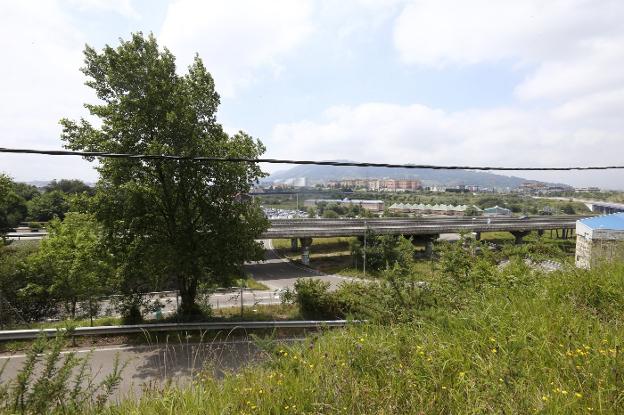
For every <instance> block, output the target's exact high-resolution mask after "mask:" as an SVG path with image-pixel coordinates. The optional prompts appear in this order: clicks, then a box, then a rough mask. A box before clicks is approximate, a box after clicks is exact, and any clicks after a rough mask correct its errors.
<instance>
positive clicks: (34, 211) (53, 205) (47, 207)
mask: <svg viewBox="0 0 624 415" xmlns="http://www.w3.org/2000/svg"><path fill="white" fill-rule="evenodd" d="M68 211H69V202H68V200H67V197H66V196H65V194H64V193H63V192H61V191H60V190H53V191H50V192H45V193H42V194H40V195H38V196H35V197H34V198H32V199H31V200H30V201H29V202H28V216H29V218H30V219H32V220H36V221H40V222H47V221H50V220H52V219H54V218H58V219H63V218H64V217H65V214H66V213H67V212H68Z"/></svg>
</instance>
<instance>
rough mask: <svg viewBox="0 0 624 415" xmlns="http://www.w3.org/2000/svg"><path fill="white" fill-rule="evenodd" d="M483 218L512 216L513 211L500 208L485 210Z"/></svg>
mask: <svg viewBox="0 0 624 415" xmlns="http://www.w3.org/2000/svg"><path fill="white" fill-rule="evenodd" d="M483 216H511V210H509V209H507V208H504V207H500V206H494V207H491V208H486V209H483Z"/></svg>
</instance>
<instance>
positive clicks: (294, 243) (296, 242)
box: [290, 238, 299, 252]
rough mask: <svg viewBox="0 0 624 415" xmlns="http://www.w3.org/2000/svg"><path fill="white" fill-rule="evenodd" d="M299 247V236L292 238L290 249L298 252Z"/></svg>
mask: <svg viewBox="0 0 624 415" xmlns="http://www.w3.org/2000/svg"><path fill="white" fill-rule="evenodd" d="M298 249H299V240H298V239H297V238H292V239H291V240H290V250H291V251H293V252H297V250H298Z"/></svg>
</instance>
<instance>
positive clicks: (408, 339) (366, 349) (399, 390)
mask: <svg viewBox="0 0 624 415" xmlns="http://www.w3.org/2000/svg"><path fill="white" fill-rule="evenodd" d="M510 272H511V273H510ZM499 276H500V277H502V276H503V275H502V274H501V275H499ZM504 277H505V279H506V282H505V283H504V284H492V285H488V287H487V288H483V289H479V290H466V291H465V292H456V293H455V294H451V295H455V296H457V297H461V301H458V302H457V303H459V304H461V306H460V307H452V308H451V307H447V306H433V307H431V308H427V309H423V310H421V311H418V312H415V313H414V314H413V317H412V318H410V319H409V320H397V321H402V322H395V323H389V324H383V323H382V322H378V323H371V324H367V325H363V326H361V327H352V328H350V329H347V330H344V331H332V332H327V333H325V334H322V335H320V336H318V337H315V338H310V339H309V341H307V342H306V343H305V344H303V345H297V346H293V347H290V348H286V347H283V348H278V349H271V348H268V349H267V355H268V360H267V362H265V363H264V364H262V365H260V366H257V367H250V368H248V369H246V370H245V371H243V372H240V373H237V374H231V375H228V376H226V377H225V378H224V379H222V380H216V379H213V378H211V377H208V376H206V377H205V378H203V379H198V380H197V381H196V382H195V383H194V384H193V385H192V386H191V387H188V388H185V389H177V388H174V387H172V388H168V389H166V390H165V391H164V392H162V393H161V392H158V393H153V394H150V393H148V394H147V395H146V396H144V397H143V398H142V399H141V400H139V401H138V402H137V401H125V402H122V403H121V404H120V405H119V406H115V407H112V408H110V409H109V412H110V413H115V414H122V413H123V414H127V413H134V414H142V413H152V414H165V413H166V414H170V413H193V414H200V413H201V414H223V413H237V414H238V413H244V414H252V413H255V414H269V413H270V414H289V413H307V414H320V413H323V414H327V413H336V414H340V413H344V414H354V413H361V414H397V413H404V414H431V413H436V414H447V413H454V414H457V413H460V414H481V413H496V414H500V413H508V414H527V413H548V414H569V413H601V414H616V413H622V412H623V411H624V356H623V355H622V351H621V344H622V341H623V340H624V331H623V330H622V323H624V319H623V317H624V266H623V265H614V266H609V267H605V268H602V269H599V270H594V271H578V270H568V271H566V272H557V273H552V274H549V275H544V274H540V273H536V272H532V273H531V274H530V275H528V274H523V275H513V271H508V272H507V273H506V274H505V275H504Z"/></svg>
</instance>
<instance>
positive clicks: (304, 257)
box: [299, 238, 312, 265]
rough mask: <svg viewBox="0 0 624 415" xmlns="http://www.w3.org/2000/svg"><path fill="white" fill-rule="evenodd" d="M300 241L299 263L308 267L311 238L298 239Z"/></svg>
mask: <svg viewBox="0 0 624 415" xmlns="http://www.w3.org/2000/svg"><path fill="white" fill-rule="evenodd" d="M299 240H300V241H301V263H302V264H303V265H310V246H311V245H312V238H300V239H299Z"/></svg>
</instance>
